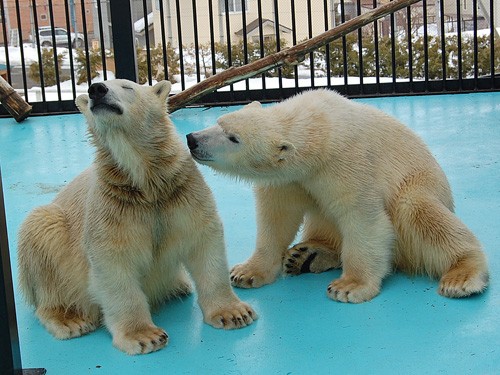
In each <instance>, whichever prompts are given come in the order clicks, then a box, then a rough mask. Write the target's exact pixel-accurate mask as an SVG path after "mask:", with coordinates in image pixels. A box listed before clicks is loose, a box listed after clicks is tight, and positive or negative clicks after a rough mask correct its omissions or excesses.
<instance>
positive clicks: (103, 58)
mask: <svg viewBox="0 0 500 375" xmlns="http://www.w3.org/2000/svg"><path fill="white" fill-rule="evenodd" d="M96 4H97V19H98V24H99V41H100V48H101V61H102V74H103V78H104V80H107V79H108V68H107V61H106V46H105V44H104V27H103V24H102V8H101V2H100V1H96ZM94 30H95V25H94Z"/></svg>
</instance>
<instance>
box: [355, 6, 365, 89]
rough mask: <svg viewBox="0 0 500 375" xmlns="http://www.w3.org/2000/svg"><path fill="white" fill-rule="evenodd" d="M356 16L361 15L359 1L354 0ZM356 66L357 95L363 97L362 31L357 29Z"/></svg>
mask: <svg viewBox="0 0 500 375" xmlns="http://www.w3.org/2000/svg"><path fill="white" fill-rule="evenodd" d="M356 15H357V16H359V15H361V0H356ZM358 51H359V53H358V64H359V90H360V91H359V94H361V95H363V93H364V88H363V76H364V74H363V71H364V67H363V33H362V29H361V28H359V29H358Z"/></svg>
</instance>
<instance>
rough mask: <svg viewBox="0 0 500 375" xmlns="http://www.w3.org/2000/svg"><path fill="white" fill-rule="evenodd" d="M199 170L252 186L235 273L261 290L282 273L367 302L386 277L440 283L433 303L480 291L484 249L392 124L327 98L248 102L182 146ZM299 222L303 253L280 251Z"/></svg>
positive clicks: (323, 94)
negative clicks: (316, 275)
mask: <svg viewBox="0 0 500 375" xmlns="http://www.w3.org/2000/svg"><path fill="white" fill-rule="evenodd" d="M187 140H188V145H189V148H190V150H191V154H192V156H193V157H194V159H195V160H197V161H198V162H199V163H201V164H206V165H208V166H210V167H212V168H214V169H215V170H218V171H221V172H223V173H226V174H229V175H233V176H238V177H241V178H243V179H246V180H250V181H253V182H255V185H256V186H255V192H256V201H257V231H258V233H257V245H256V250H255V252H254V254H253V255H252V257H251V258H250V259H248V260H247V261H246V262H245V263H243V264H240V265H237V266H235V267H234V268H233V269H232V271H231V280H232V281H233V283H234V285H236V286H239V287H244V288H249V287H260V286H262V285H264V284H268V283H271V282H273V281H274V280H275V279H276V277H277V276H278V275H279V274H280V272H281V270H282V268H283V270H284V271H285V272H286V273H289V274H299V273H302V272H322V271H326V270H328V269H331V268H338V267H342V275H341V277H340V278H339V279H337V280H334V281H333V282H332V283H331V284H330V285H329V286H328V296H329V297H330V298H332V299H334V300H337V301H342V302H354V303H359V302H363V301H368V300H370V299H372V298H373V297H375V296H376V295H377V294H378V293H379V292H380V287H381V283H382V280H383V278H384V277H385V276H386V275H387V274H388V273H390V272H391V270H392V269H393V267H394V268H397V269H400V270H403V271H406V272H409V273H411V274H422V273H423V274H428V275H429V276H431V277H439V278H441V280H440V285H439V293H440V294H442V295H444V296H447V297H464V296H468V295H470V294H473V293H480V292H482V291H483V290H484V289H485V288H486V286H487V284H488V269H487V262H486V259H485V255H484V253H483V252H482V250H481V245H480V244H479V242H478V240H477V239H476V238H475V237H474V235H473V234H472V233H471V231H470V230H469V229H468V228H467V227H466V226H465V225H464V224H463V223H462V222H461V221H460V220H459V219H458V218H457V217H456V216H455V214H454V213H453V199H452V194H451V191H450V186H449V184H448V181H447V179H446V176H445V175H444V173H443V171H442V169H441V168H440V166H439V165H438V163H437V162H436V160H435V159H434V157H433V156H432V154H431V153H430V152H429V150H428V148H427V147H426V146H425V145H424V143H423V142H422V140H421V139H420V138H419V137H418V136H417V135H415V134H414V133H413V132H412V131H410V130H409V129H408V128H407V127H405V126H404V125H402V124H401V123H399V122H398V121H397V120H396V119H394V118H392V117H390V116H388V115H386V114H384V113H383V112H381V111H379V110H377V109H374V108H371V107H369V106H366V105H363V104H360V103H357V102H354V101H350V100H348V99H345V98H343V97H342V96H340V95H339V94H337V93H334V92H332V91H328V90H316V91H309V92H306V93H303V94H301V95H298V96H296V97H294V98H291V99H289V100H287V101H285V102H282V103H280V104H277V105H274V106H270V107H266V108H263V107H262V106H261V105H260V103H258V102H254V103H251V104H249V105H248V106H246V107H244V108H243V109H241V110H239V111H236V112H233V113H229V114H227V115H224V116H222V117H221V118H219V120H218V122H217V125H215V126H213V127H210V128H208V129H205V130H202V131H199V132H196V133H191V134H189V135H188V136H187ZM301 223H303V224H304V227H303V236H302V242H301V243H299V244H298V245H296V246H293V247H292V248H290V249H288V250H287V248H288V246H290V244H291V242H292V241H293V239H294V237H295V236H296V234H297V232H298V230H299V227H300V225H301Z"/></svg>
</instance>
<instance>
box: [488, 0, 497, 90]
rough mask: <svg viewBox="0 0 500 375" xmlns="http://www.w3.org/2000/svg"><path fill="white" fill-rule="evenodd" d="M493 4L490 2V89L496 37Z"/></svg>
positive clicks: (492, 78)
mask: <svg viewBox="0 0 500 375" xmlns="http://www.w3.org/2000/svg"><path fill="white" fill-rule="evenodd" d="M494 2H495V0H490V71H491V87H492V88H493V87H495V35H498V33H497V31H496V29H495V18H494V12H493V11H494V9H493V4H494Z"/></svg>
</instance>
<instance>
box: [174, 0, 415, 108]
mask: <svg viewBox="0 0 500 375" xmlns="http://www.w3.org/2000/svg"><path fill="white" fill-rule="evenodd" d="M417 1H420V0H394V1H392V2H390V3H388V4H385V5H382V6H380V7H377V8H375V9H373V10H372V11H370V12H367V13H364V14H361V15H360V16H357V17H355V18H353V19H351V20H349V21H347V22H345V23H343V24H341V25H340V26H337V27H335V28H333V29H330V30H328V31H326V32H324V33H322V34H320V35H318V36H315V37H314V38H311V39H308V40H306V41H304V42H302V43H299V44H297V45H295V46H293V47H290V48H287V49H284V50H282V51H279V52H276V53H273V54H272V55H268V56H265V57H263V58H261V59H259V60H257V61H254V62H252V63H250V64H246V65H243V66H239V67H234V66H232V67H230V68H229V69H226V70H224V71H223V72H220V73H218V74H215V75H213V76H211V77H209V78H207V79H205V80H203V81H201V82H199V83H197V84H196V85H194V86H191V87H190V88H188V89H186V90H184V91H182V92H180V93H178V94H176V95H173V96H172V97H171V98H170V99H169V111H170V113H172V112H174V111H176V110H178V109H180V108H182V107H185V106H186V105H188V104H190V103H192V102H194V101H196V100H198V99H199V98H201V97H202V96H204V95H206V94H209V93H211V92H213V91H215V90H217V89H219V88H221V87H224V86H227V85H229V84H232V83H235V82H238V81H242V80H244V79H247V78H251V77H254V76H256V75H258V74H260V73H263V72H265V71H267V70H270V69H273V68H276V67H279V66H282V65H297V64H299V63H300V62H302V61H303V60H304V58H305V55H307V54H308V53H310V52H312V51H313V50H315V49H317V48H319V47H322V46H324V45H326V44H328V43H330V42H333V41H334V40H336V39H338V38H341V37H343V36H345V35H347V34H349V33H350V32H352V31H355V30H357V29H359V28H360V27H363V26H365V25H368V24H369V23H371V22H373V21H375V20H378V19H379V18H382V17H385V16H387V15H388V14H391V13H394V12H396V11H398V10H400V9H403V8H406V7H408V6H410V5H412V4H414V3H416V2H417Z"/></svg>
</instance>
